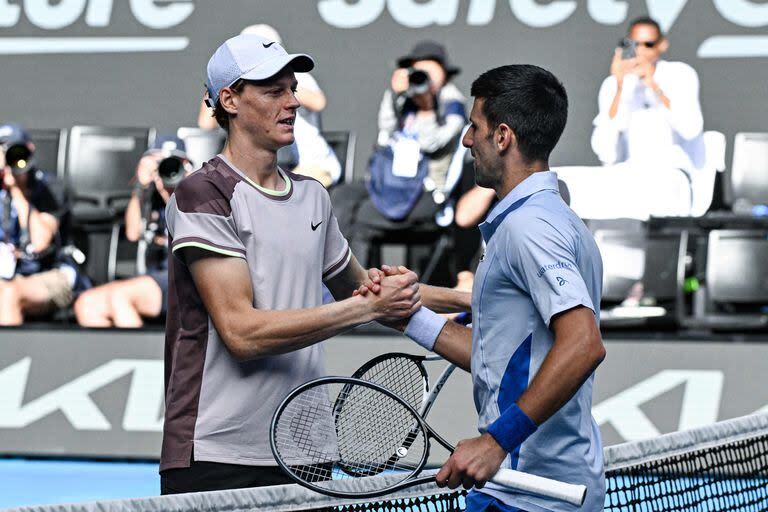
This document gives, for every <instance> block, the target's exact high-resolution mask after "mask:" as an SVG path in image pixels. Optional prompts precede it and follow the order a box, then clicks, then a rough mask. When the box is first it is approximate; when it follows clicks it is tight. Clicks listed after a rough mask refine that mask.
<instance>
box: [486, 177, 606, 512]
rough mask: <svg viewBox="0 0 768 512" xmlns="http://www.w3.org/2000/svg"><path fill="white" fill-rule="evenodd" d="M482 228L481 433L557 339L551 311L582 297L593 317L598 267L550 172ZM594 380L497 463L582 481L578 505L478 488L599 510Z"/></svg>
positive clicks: (519, 500)
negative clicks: (584, 496) (583, 498)
mask: <svg viewBox="0 0 768 512" xmlns="http://www.w3.org/2000/svg"><path fill="white" fill-rule="evenodd" d="M480 231H481V233H482V235H483V239H484V240H485V243H486V245H487V246H486V251H485V254H484V256H483V259H482V260H481V263H480V266H479V267H478V269H477V275H476V276H475V283H474V288H473V290H472V322H473V327H472V329H473V332H472V380H473V384H474V398H475V406H476V407H477V411H478V413H479V430H480V432H481V433H483V432H485V431H486V429H487V428H488V426H489V425H490V424H491V423H493V422H494V421H495V420H496V419H497V418H498V417H499V416H500V414H501V413H502V412H503V411H504V410H505V409H506V408H507V407H509V406H511V405H512V404H514V403H516V402H517V400H518V398H519V397H520V395H521V394H522V393H523V391H525V390H526V389H527V388H528V385H529V383H530V382H531V380H532V379H533V377H534V376H535V375H536V373H537V372H538V371H539V367H540V366H541V364H542V362H543V361H544V358H545V357H546V356H547V354H548V353H549V350H550V349H551V348H552V345H553V343H554V335H553V333H552V331H551V330H550V329H549V325H550V321H551V320H552V317H553V316H555V315H557V314H558V313H562V312H564V311H567V310H569V309H571V308H574V307H576V306H579V305H583V306H586V307H588V308H590V309H591V310H592V311H594V312H595V315H596V316H598V320H599V307H596V306H595V305H598V306H599V304H600V292H601V286H602V274H603V265H602V260H601V258H600V252H599V251H598V248H597V245H596V244H595V241H594V239H593V237H592V234H591V233H590V232H589V230H588V229H587V227H586V226H585V225H584V223H583V222H582V221H581V219H579V218H578V217H577V216H576V214H575V213H573V211H572V210H571V209H570V208H569V207H568V205H566V204H565V202H564V201H563V200H562V198H561V197H560V193H559V191H558V186H557V174H555V173H554V172H551V171H547V172H536V173H534V174H533V175H531V176H530V177H528V178H527V179H525V180H524V181H523V182H521V183H520V184H519V185H518V186H517V187H515V188H514V189H513V190H512V191H511V192H510V193H509V194H507V196H506V197H504V198H503V199H502V200H501V201H500V202H499V203H498V204H497V205H496V207H494V209H493V210H492V211H491V213H490V214H489V215H488V217H487V219H486V220H485V222H483V223H482V224H480ZM593 380H594V375H591V376H590V377H589V378H588V379H587V381H586V382H585V383H584V384H583V385H582V386H581V388H579V390H578V391H577V392H576V394H575V395H574V396H573V397H572V398H571V399H570V400H569V401H568V403H566V404H565V405H564V406H563V407H562V408H561V409H560V410H559V411H557V412H556V413H555V414H554V415H553V416H552V417H551V418H549V419H548V420H547V421H545V422H544V423H543V424H541V425H539V428H538V430H536V432H534V433H533V434H532V435H531V436H530V437H528V438H527V439H526V440H525V441H524V442H523V444H522V445H521V446H520V447H519V448H517V449H516V450H515V451H513V452H512V453H510V454H509V455H508V456H507V458H506V460H505V461H504V463H503V464H502V467H504V468H512V469H517V470H519V471H524V472H527V473H532V474H534V475H539V476H543V477H547V478H553V479H556V480H560V481H564V482H568V483H574V484H584V485H586V486H587V488H588V493H587V499H586V501H585V503H584V505H583V508H581V509H580V508H579V507H576V506H573V505H569V504H567V503H564V502H560V501H556V500H552V499H548V498H541V497H536V496H532V495H525V494H522V493H510V492H505V491H502V490H500V488H498V487H495V486H493V485H492V484H488V485H486V487H485V488H483V489H482V490H481V492H484V493H487V494H490V495H492V496H494V497H496V498H497V499H499V500H501V501H503V502H504V503H506V504H508V505H512V506H515V507H519V508H521V509H523V510H526V511H529V512H539V511H568V512H570V511H574V510H589V511H592V510H602V509H603V501H604V497H605V482H604V477H603V447H602V442H601V440H600V431H599V430H598V427H597V424H596V423H595V421H594V419H593V418H592V413H591V409H592V381H593Z"/></svg>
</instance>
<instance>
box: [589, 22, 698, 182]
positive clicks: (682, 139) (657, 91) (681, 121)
mask: <svg viewBox="0 0 768 512" xmlns="http://www.w3.org/2000/svg"><path fill="white" fill-rule="evenodd" d="M668 48H669V41H668V40H667V38H666V37H665V36H664V34H662V32H661V28H660V27H659V24H658V23H657V22H656V21H654V20H653V19H651V18H638V19H636V20H634V21H632V23H631V24H630V25H629V30H628V32H627V36H626V37H625V38H624V39H622V41H621V43H620V47H619V48H616V50H615V51H614V55H613V61H612V62H611V76H609V77H607V78H606V79H605V80H604V81H603V84H602V86H601V87H600V94H599V99H598V103H599V109H600V110H599V113H598V115H597V117H596V118H595V120H594V131H593V133H592V149H593V150H594V152H595V154H596V155H597V157H598V158H599V159H600V161H601V162H602V163H603V164H616V163H619V162H624V161H641V162H643V163H655V164H659V165H663V166H666V167H672V168H677V169H682V170H684V171H685V172H687V173H688V174H689V175H690V173H691V172H692V171H693V170H694V169H697V168H699V167H701V166H702V165H703V162H704V144H703V138H702V133H703V118H702V114H701V106H700V105H699V77H698V75H697V74H696V71H695V70H694V69H693V68H692V67H691V66H689V65H688V64H685V63H683V62H670V61H666V60H662V58H661V57H662V55H663V54H664V53H665V52H666V51H667V49H668Z"/></svg>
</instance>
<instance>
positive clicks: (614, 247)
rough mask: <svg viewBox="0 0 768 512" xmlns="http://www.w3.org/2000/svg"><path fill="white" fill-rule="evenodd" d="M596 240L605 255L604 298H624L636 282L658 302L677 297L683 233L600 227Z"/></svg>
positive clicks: (610, 301)
mask: <svg viewBox="0 0 768 512" xmlns="http://www.w3.org/2000/svg"><path fill="white" fill-rule="evenodd" d="M595 241H596V242H597V245H598V247H599V248H600V255H601V256H602V259H603V295H602V300H603V301H604V302H609V303H616V302H621V301H623V300H624V299H625V298H626V297H627V294H628V293H629V291H630V288H631V287H632V285H633V284H635V283H636V282H642V283H643V288H644V295H645V296H646V297H653V298H654V299H656V300H657V301H658V302H670V301H674V300H675V299H676V297H677V291H678V287H679V286H680V283H679V281H680V276H679V272H680V266H679V265H680V257H681V254H680V247H681V243H682V235H681V233H680V232H673V233H652V234H651V233H646V232H645V230H642V231H640V230H634V231H633V230H623V229H597V230H596V231H595Z"/></svg>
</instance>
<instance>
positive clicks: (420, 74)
mask: <svg viewBox="0 0 768 512" xmlns="http://www.w3.org/2000/svg"><path fill="white" fill-rule="evenodd" d="M429 87H430V80H429V75H428V74H427V73H426V72H424V71H422V70H420V69H413V68H410V69H409V70H408V89H407V90H406V91H405V94H406V95H407V96H408V97H410V98H412V97H414V96H418V95H419V94H424V93H427V92H429Z"/></svg>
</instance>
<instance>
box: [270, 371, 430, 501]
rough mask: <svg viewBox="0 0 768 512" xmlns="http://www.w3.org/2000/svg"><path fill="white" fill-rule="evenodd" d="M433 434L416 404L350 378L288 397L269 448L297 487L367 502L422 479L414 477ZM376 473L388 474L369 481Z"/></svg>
mask: <svg viewBox="0 0 768 512" xmlns="http://www.w3.org/2000/svg"><path fill="white" fill-rule="evenodd" d="M339 403H341V404H342V405H341V406H339V405H338V404H339ZM430 436H431V431H430V430H429V427H428V426H427V425H426V424H425V423H424V421H423V420H422V419H421V417H420V416H419V415H418V413H417V412H416V411H415V410H414V409H413V407H411V406H410V405H409V404H408V403H406V402H405V401H404V400H403V399H401V398H400V397H398V396H397V395H395V394H394V393H392V392H391V391H390V390H388V389H386V388H384V387H382V386H379V385H378V384H375V383H372V382H369V381H364V380H360V379H355V378H351V377H325V378H321V379H316V380H313V381H310V382H308V383H306V384H304V385H302V386H299V387H298V388H296V389H294V390H293V391H291V393H289V394H288V396H287V397H286V398H285V399H284V400H283V402H282V403H281V404H280V406H279V407H278V408H277V411H275V415H274V417H273V418H272V426H271V429H270V445H271V447H272V453H273V454H274V456H275V460H277V463H278V464H279V465H280V467H282V468H283V470H284V471H285V472H286V473H287V474H288V475H289V476H290V477H291V478H292V479H293V480H294V481H296V482H297V483H299V484H300V485H303V486H304V487H307V488H309V489H312V490H314V491H317V492H319V493H322V494H326V495H330V496H336V497H341V498H350V497H360V498H367V497H375V496H380V495H382V494H386V493H388V492H392V491H395V490H397V489H400V488H402V487H405V486H407V485H409V484H411V483H415V482H416V481H418V479H416V480H413V477H415V476H416V475H417V474H418V473H419V472H420V471H421V470H422V469H423V468H424V466H425V465H426V463H427V459H428V457H429V437H430ZM406 444H407V445H408V447H407V448H406V447H405V445H406ZM350 468H353V470H352V471H349V469H350ZM379 473H386V474H385V475H380V476H377V477H375V478H371V476H372V475H377V474H379ZM370 482H373V483H370Z"/></svg>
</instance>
